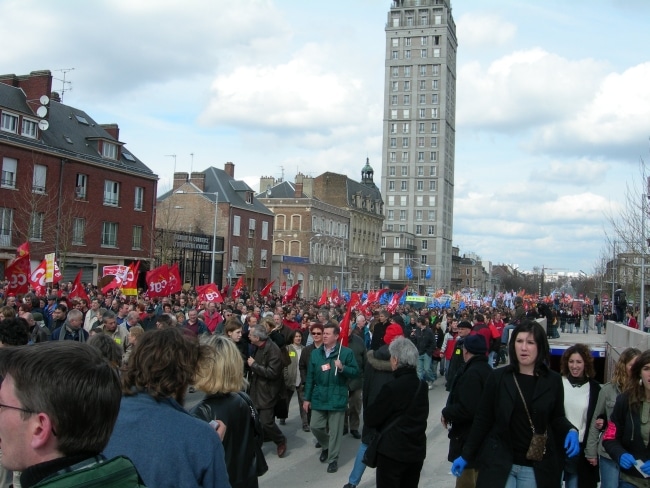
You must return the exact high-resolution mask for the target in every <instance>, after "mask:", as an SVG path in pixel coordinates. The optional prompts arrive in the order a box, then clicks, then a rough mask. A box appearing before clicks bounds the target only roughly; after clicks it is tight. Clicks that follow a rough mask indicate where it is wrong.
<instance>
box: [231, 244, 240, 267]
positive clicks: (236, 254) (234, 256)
mask: <svg viewBox="0 0 650 488" xmlns="http://www.w3.org/2000/svg"><path fill="white" fill-rule="evenodd" d="M232 262H233V263H238V262H239V246H232Z"/></svg>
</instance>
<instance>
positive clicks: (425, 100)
mask: <svg viewBox="0 0 650 488" xmlns="http://www.w3.org/2000/svg"><path fill="white" fill-rule="evenodd" d="M420 103H421V104H425V103H427V96H426V95H425V94H424V93H421V94H420Z"/></svg>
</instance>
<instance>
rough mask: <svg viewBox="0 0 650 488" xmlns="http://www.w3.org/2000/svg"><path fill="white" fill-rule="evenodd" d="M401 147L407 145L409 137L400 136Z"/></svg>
mask: <svg viewBox="0 0 650 488" xmlns="http://www.w3.org/2000/svg"><path fill="white" fill-rule="evenodd" d="M402 147H409V138H408V137H402Z"/></svg>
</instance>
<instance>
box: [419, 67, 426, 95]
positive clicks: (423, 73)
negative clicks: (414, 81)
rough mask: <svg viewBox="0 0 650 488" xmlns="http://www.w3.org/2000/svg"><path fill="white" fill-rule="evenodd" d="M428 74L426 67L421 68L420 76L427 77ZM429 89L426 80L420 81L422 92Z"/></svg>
mask: <svg viewBox="0 0 650 488" xmlns="http://www.w3.org/2000/svg"><path fill="white" fill-rule="evenodd" d="M426 74H427V67H426V66H424V65H421V66H420V76H426ZM426 89H427V81H426V80H420V90H426Z"/></svg>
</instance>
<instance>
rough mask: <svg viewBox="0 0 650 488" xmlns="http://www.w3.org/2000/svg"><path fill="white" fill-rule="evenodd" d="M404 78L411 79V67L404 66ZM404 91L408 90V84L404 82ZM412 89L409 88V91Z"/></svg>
mask: <svg viewBox="0 0 650 488" xmlns="http://www.w3.org/2000/svg"><path fill="white" fill-rule="evenodd" d="M404 77H405V78H410V77H411V67H410V66H404ZM404 89H405V90H407V88H406V82H404ZM410 89H411V88H410V87H409V88H408V90H410Z"/></svg>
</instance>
